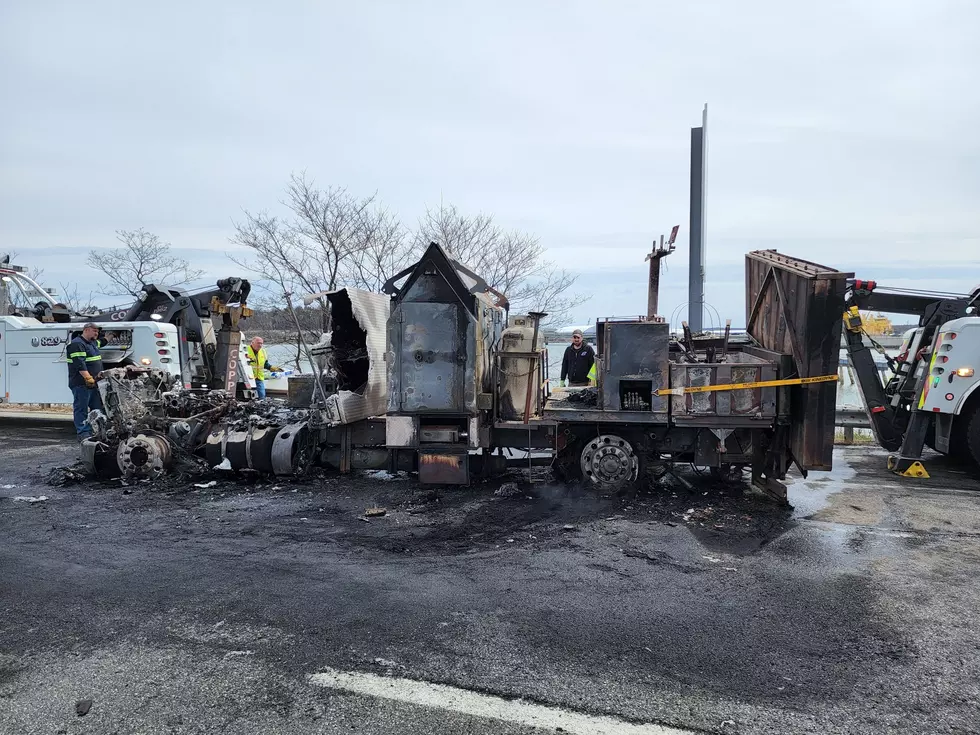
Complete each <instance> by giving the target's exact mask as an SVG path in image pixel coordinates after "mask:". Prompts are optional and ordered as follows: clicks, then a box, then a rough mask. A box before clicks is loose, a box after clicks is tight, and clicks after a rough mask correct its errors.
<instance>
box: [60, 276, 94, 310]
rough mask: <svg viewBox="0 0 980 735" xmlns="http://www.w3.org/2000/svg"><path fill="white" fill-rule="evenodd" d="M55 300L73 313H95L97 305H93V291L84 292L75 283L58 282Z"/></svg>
mask: <svg viewBox="0 0 980 735" xmlns="http://www.w3.org/2000/svg"><path fill="white" fill-rule="evenodd" d="M58 291H59V294H58V297H57V300H58V301H60V302H61V303H62V304H64V305H65V306H67V307H68V309H69V310H70V311H71V312H72V313H74V314H97V313H98V312H99V307H98V306H96V305H95V301H96V298H95V293H94V292H93V291H89V292H88V293H84V292H83V291H81V290H80V289H79V288H78V285H77V284H68V283H64V282H62V283H59V284H58Z"/></svg>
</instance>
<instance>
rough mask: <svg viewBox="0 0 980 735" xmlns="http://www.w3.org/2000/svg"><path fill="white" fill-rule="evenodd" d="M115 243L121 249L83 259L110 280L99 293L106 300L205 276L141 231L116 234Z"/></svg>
mask: <svg viewBox="0 0 980 735" xmlns="http://www.w3.org/2000/svg"><path fill="white" fill-rule="evenodd" d="M116 239H117V240H119V242H121V243H122V247H119V248H114V249H112V250H106V251H98V250H93V251H92V252H90V253H89V254H88V258H87V259H86V263H87V264H88V265H89V267H91V268H94V269H95V270H98V271H101V272H102V273H103V274H104V275H105V276H106V277H107V278H108V279H109V282H108V284H107V285H105V286H103V287H102V288H101V289H100V292H101V293H102V294H104V295H106V296H123V295H126V294H128V295H131V296H137V295H138V294H139V293H140V291H141V289H142V287H143V286H145V285H147V284H150V283H153V284H156V285H158V286H159V285H164V286H178V285H180V284H183V283H187V282H188V281H193V280H194V279H195V278H200V277H201V276H202V275H203V274H204V271H201V270H197V269H195V268H191V266H190V263H188V262H187V261H186V260H184V259H183V258H178V257H176V256H175V255H174V254H173V253H172V252H171V245H170V243H168V242H163V241H162V240H161V239H160V238H159V237H158V236H157V235H154V234H153V233H152V232H147V231H146V230H144V229H143V228H142V227H141V228H140V229H138V230H131V231H127V230H118V231H117V232H116Z"/></svg>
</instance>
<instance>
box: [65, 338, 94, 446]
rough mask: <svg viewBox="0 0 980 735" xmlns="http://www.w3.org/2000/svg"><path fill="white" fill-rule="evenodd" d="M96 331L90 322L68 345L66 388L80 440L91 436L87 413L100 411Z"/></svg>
mask: <svg viewBox="0 0 980 735" xmlns="http://www.w3.org/2000/svg"><path fill="white" fill-rule="evenodd" d="M98 336H99V328H98V326H96V325H95V324H93V323H92V322H89V323H88V324H86V325H85V326H84V327H82V333H81V334H80V335H78V336H77V337H75V338H74V339H73V340H72V341H71V342H69V343H68V349H67V353H68V387H69V388H71V394H72V399H73V400H72V410H73V412H74V418H75V432H76V433H77V434H78V438H79V439H88V438H89V437H90V436H92V427H91V426H88V425H87V424H86V423H85V421H86V419H88V413H89V411H92V410H94V409H96V408H98V409H101V408H102V396H101V395H100V394H99V390H98V388H96V387H95V381H96V380H98V379H99V376H101V375H102V353H101V352H100V351H99V341H98Z"/></svg>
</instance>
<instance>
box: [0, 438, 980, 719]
mask: <svg viewBox="0 0 980 735" xmlns="http://www.w3.org/2000/svg"><path fill="white" fill-rule="evenodd" d="M0 453H2V463H0V536H2V538H3V540H4V542H3V544H2V546H0V613H2V616H3V625H2V627H0V732H4V733H7V732H10V733H51V734H54V733H114V732H115V733H135V732H142V733H216V732H228V733H263V734H264V733H341V732H343V733H351V732H357V733H447V734H448V733H531V732H548V731H549V729H548V727H549V726H548V723H543V726H542V727H541V728H538V729H535V728H532V727H530V726H529V725H528V724H526V723H522V722H519V721H517V720H516V719H514V718H512V717H511V715H509V714H507V712H509V711H510V710H509V709H508V706H509V705H508V703H510V702H512V701H513V700H514V699H516V698H520V699H523V700H526V701H528V702H533V703H537V704H539V705H545V706H546V707H547V708H548V709H547V711H549V712H556V713H566V715H562V716H567V713H572V714H574V715H576V716H579V715H581V716H591V717H597V716H606V717H612V718H616V721H618V722H620V725H617V726H616V727H618V728H619V729H615V730H606V732H634V731H635V732H654V731H656V730H654V729H650V728H653V727H654V726H656V725H666V726H671V727H675V728H678V729H680V730H682V731H693V732H713V733H775V732H778V733H789V732H804V733H882V732H894V733H917V734H918V733H976V732H980V704H978V702H980V636H978V635H977V632H976V631H977V630H978V618H980V589H978V586H977V584H976V578H977V572H978V569H980V566H978V565H980V483H978V482H977V481H975V480H973V479H971V478H970V477H968V476H967V475H965V474H963V473H961V472H959V471H958V470H956V469H955V468H953V467H949V466H946V465H944V463H943V462H942V461H941V460H940V459H939V458H936V461H934V462H932V463H930V469H931V470H932V471H933V479H932V480H929V481H925V482H923V481H911V480H902V479H900V478H896V477H893V476H891V475H888V474H887V473H886V472H885V470H884V458H883V455H882V454H881V453H880V452H879V451H877V450H875V449H870V448H867V447H852V448H839V449H838V450H837V452H836V455H835V467H836V469H835V471H834V472H833V473H829V474H827V473H825V474H822V475H821V474H816V473H814V474H811V476H810V478H809V479H807V480H802V479H797V480H795V481H794V482H793V483H792V485H791V487H790V499H791V501H792V504H793V507H792V508H791V509H785V508H778V507H776V506H774V505H772V504H770V503H769V502H768V501H766V500H764V499H762V498H759V497H756V496H753V495H751V494H749V495H745V496H744V497H740V494H739V492H738V490H737V488H736V489H734V490H733V489H732V488H728V487H724V486H717V485H715V484H713V483H712V482H710V481H709V480H707V479H705V478H699V477H697V476H695V475H690V476H689V479H690V480H691V481H692V482H693V483H694V484H695V488H696V489H695V492H693V493H689V492H687V491H685V490H684V489H682V488H680V487H676V488H672V487H659V488H654V489H651V490H650V491H649V492H641V493H638V494H636V495H633V496H610V497H602V496H597V495H596V494H595V493H592V492H589V491H586V490H582V489H577V488H568V487H565V486H560V485H556V484H553V483H551V482H550V481H549V480H548V476H547V475H546V474H543V475H539V476H537V477H536V478H535V481H534V482H529V481H528V478H526V477H524V476H522V475H517V476H514V477H511V478H507V479H508V480H510V481H517V482H518V490H519V492H517V493H514V494H510V495H508V496H501V495H497V494H495V490H496V488H497V487H498V486H499V484H500V483H495V484H488V485H480V486H475V487H471V488H464V489H445V490H441V491H439V492H434V491H430V490H425V489H421V488H418V487H417V486H416V485H415V484H414V483H413V482H412V481H411V480H410V479H406V478H398V479H382V476H370V475H364V474H358V475H356V476H349V477H340V476H337V475H329V476H323V477H317V478H311V479H309V480H305V481H303V482H295V483H289V482H279V481H277V482H269V481H258V482H254V483H252V484H247V483H241V482H236V481H231V480H223V481H220V482H219V483H218V484H216V485H214V486H212V487H206V488H198V487H195V486H194V483H193V482H188V481H180V480H172V481H169V482H167V483H164V484H162V485H152V486H151V485H139V486H136V487H123V486H122V485H121V484H120V483H119V482H115V483H104V484H93V485H75V486H68V487H62V488H58V487H51V486H48V485H46V484H45V483H44V480H43V477H44V476H45V474H46V472H47V470H48V469H49V468H51V467H53V466H57V465H64V464H66V463H68V462H70V461H71V460H73V459H74V458H75V456H76V454H77V446H76V445H75V444H74V442H73V441H72V438H71V427H70V425H66V424H64V423H51V424H50V425H43V424H39V423H37V422H31V423H27V422H15V421H10V420H4V421H2V422H0ZM198 482H200V481H198ZM41 496H44V497H46V500H37V498H39V497H41ZM17 498H21V499H17ZM32 500H34V501H35V502H31V501H32ZM372 507H382V508H385V510H386V513H385V515H383V516H377V517H372V518H369V519H365V518H364V511H365V510H366V509H367V508H372ZM323 671H335V672H336V671H339V672H350V673H357V674H370V675H374V676H376V677H378V678H379V680H380V681H381V682H382V683H384V682H391V686H390V687H388V690H385V689H384V687H382V689H381V690H379V691H377V692H373V693H365V692H360V691H351V690H348V689H345V688H343V687H339V685H336V686H338V687H339V688H334V686H333V685H329V686H320V685H318V684H317V683H316V682H317V680H315V679H311V676H313V675H315V674H317V673H318V672H323ZM386 677H391V678H386ZM401 678H404V679H410V680H412V681H414V682H422V683H435V684H444V685H450V686H452V687H457V688H459V689H462V690H465V691H466V692H470V693H476V694H477V695H479V696H480V697H483V696H485V695H489V698H488V699H489V700H492V701H495V702H498V705H496V709H494V708H485V709H482V710H479V711H477V710H471V709H467V708H468V707H471V705H470V704H467V702H469V701H470V700H469V699H468V698H466V697H463V698H461V699H460V703H459V707H458V708H457V709H453V708H452V707H449V706H448V705H445V704H444V703H443V704H440V702H439V701H431V700H426V701H422V700H421V699H419V700H416V699H413V697H415V696H416V695H415V694H411V695H405V697H406V698H407V701H406V699H405V698H403V699H399V698H398V697H399V696H401V695H396V692H400V691H402V689H400V688H399V686H398V681H397V680H398V679H401ZM439 691H443V690H439ZM439 696H440V697H443V698H444V700H445V702H448V701H449V699H451V697H449V695H445V694H444V693H443V694H440V695H439ZM437 699H438V698H437ZM80 700H91V701H92V704H91V709H90V711H88V712H87V714H85V715H84V716H80V715H79V714H78V713H77V711H76V703H77V702H79V701H80ZM501 702H502V703H503V704H500V703H501ZM511 709H512V708H511ZM555 717H556V718H559V715H555ZM559 721H560V722H565V720H560V718H559V719H555V721H554V723H552V725H554V727H551V729H550V731H552V732H555V731H557V730H556V729H555V728H556V727H558V726H559V725H558V724H556V723H558V722H559ZM596 722H599V720H596ZM603 722H606V720H603ZM566 726H567V725H566ZM585 727H593V726H592V725H586V726H585ZM594 727H595V728H598V727H599V726H598V725H595V726H594ZM629 728H634V730H630V729H629ZM637 728H647V729H637ZM565 731H566V732H568V731H569V730H567V729H566V730H565ZM593 731H594V732H600V730H599V729H593Z"/></svg>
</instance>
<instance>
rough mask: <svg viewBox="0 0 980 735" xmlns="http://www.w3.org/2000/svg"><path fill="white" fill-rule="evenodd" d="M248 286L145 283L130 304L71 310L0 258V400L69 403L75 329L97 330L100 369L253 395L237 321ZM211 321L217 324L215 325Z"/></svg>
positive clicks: (237, 282)
mask: <svg viewBox="0 0 980 735" xmlns="http://www.w3.org/2000/svg"><path fill="white" fill-rule="evenodd" d="M249 290H250V285H249V283H248V281H245V280H243V279H240V278H225V279H222V280H220V281H218V282H217V283H216V284H215V286H214V287H212V288H208V289H204V290H201V291H197V292H193V293H188V292H186V291H184V290H182V289H178V288H173V287H163V286H155V285H147V286H144V287H143V290H142V291H141V293H140V295H139V297H138V298H137V299H136V301H135V302H134V303H133V304H132V305H131V306H129V307H127V308H123V309H115V308H113V309H110V310H106V311H101V312H97V313H94V314H93V313H89V314H81V313H77V312H73V311H72V310H71V309H69V308H68V307H67V306H66V305H65V304H63V303H60V302H58V301H57V300H56V299H55V298H54V296H53V295H52V294H51V292H49V291H47V290H45V289H44V288H42V287H41V286H40V285H39V284H38V283H37V282H36V281H35V280H34V279H33V278H31V277H30V276H29V275H28V273H27V270H26V268H24V267H22V266H18V265H13V264H11V263H10V262H9V258H8V257H4V258H3V259H2V260H0V402H4V403H15V404H26V403H71V391H70V390H69V389H68V383H67V380H66V369H65V362H66V357H65V347H66V346H67V344H68V342H70V341H71V340H72V338H73V337H74V336H75V335H77V334H79V333H80V332H81V327H82V324H83V323H85V322H89V321H91V322H94V323H96V324H98V325H99V327H100V329H101V331H100V337H99V338H100V340H101V341H102V345H101V347H102V354H103V358H104V360H103V362H104V364H105V367H106V369H110V368H115V367H125V366H129V365H135V366H139V367H144V368H158V369H160V370H163V371H164V372H167V373H170V374H173V375H179V376H180V377H181V382H182V384H183V385H184V387H185V388H187V389H201V390H206V389H214V388H223V389H225V390H227V391H228V392H229V393H230V394H231V395H237V396H239V397H243V398H248V397H252V396H253V395H254V388H255V383H254V377H253V375H252V371H251V369H250V368H249V366H248V363H247V361H246V359H245V342H244V339H243V337H242V334H241V330H240V324H239V322H240V320H241V319H243V318H245V317H248V316H250V315H251V313H252V312H251V310H250V309H249V308H248V307H247V306H246V299H247V298H248V294H249ZM215 320H219V321H220V323H219V324H218V326H217V328H215Z"/></svg>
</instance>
